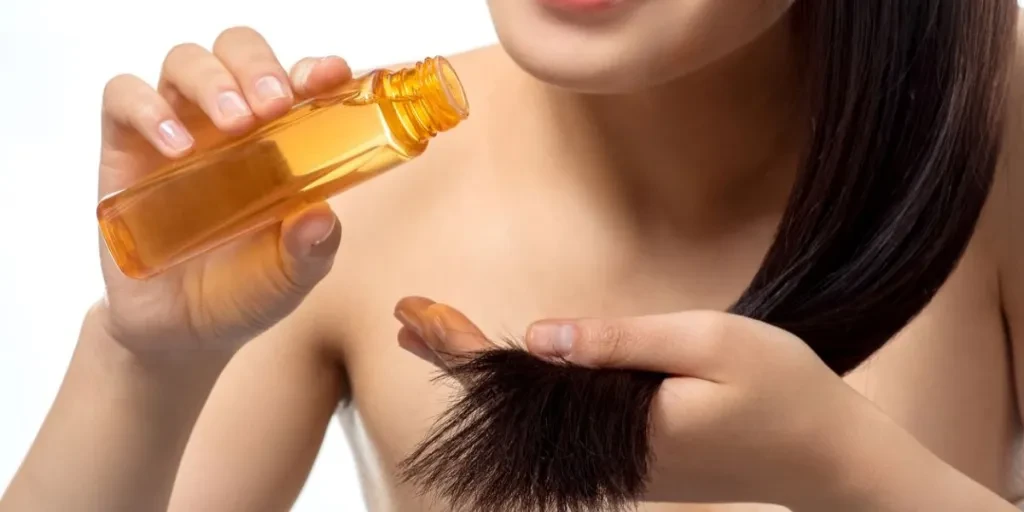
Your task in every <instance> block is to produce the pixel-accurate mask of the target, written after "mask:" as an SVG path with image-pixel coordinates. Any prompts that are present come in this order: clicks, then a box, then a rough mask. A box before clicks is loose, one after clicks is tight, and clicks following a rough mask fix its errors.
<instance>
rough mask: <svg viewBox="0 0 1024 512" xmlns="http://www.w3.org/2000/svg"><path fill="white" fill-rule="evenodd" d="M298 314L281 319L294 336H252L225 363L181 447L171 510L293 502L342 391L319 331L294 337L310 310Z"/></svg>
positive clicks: (241, 510)
mask: <svg viewBox="0 0 1024 512" xmlns="http://www.w3.org/2000/svg"><path fill="white" fill-rule="evenodd" d="M298 313H303V314H300V315H293V316H292V317H289V318H288V319H286V320H285V322H286V323H289V324H290V325H292V327H293V328H292V329H291V330H290V331H289V332H291V333H293V335H291V336H285V335H282V334H275V335H273V336H268V337H264V338H261V339H257V340H254V341H253V342H251V343H250V344H248V345H246V346H245V347H244V348H243V349H242V350H241V351H240V352H239V353H238V354H237V355H236V356H235V357H234V358H233V359H232V360H231V363H230V364H229V365H228V367H227V368H226V369H225V370H224V373H223V374H222V375H221V377H220V379H219V380H218V381H217V385H216V387H215V388H214V390H213V392H212V393H211V395H210V399H209V400H208V401H207V403H206V406H205V407H204V408H203V412H202V414H201V415H200V417H199V420H198V422H197V424H196V427H195V430H194V431H193V434H192V437H191V438H190V439H189V442H188V446H187V447H186V448H185V455H184V458H183V460H182V464H181V468H180V470H179V472H178V479H177V481H176V482H175V484H174V491H173V494H172V496H171V502H170V507H169V509H168V510H170V511H171V512H203V511H217V512H259V511H268V512H269V511H285V510H289V509H290V507H291V506H292V504H293V502H294V501H295V499H296V497H297V496H298V494H299V491H300V490H301V489H302V486H303V484H304V483H305V481H306V477H307V476H308V474H309V471H310V469H311V467H312V465H313V462H314V460H315V458H316V455H317V453H318V451H319V449H320V445H321V443H322V442H323V437H324V433H325V430H326V428H327V426H328V424H329V422H330V418H331V415H332V414H333V412H334V410H335V408H336V407H337V404H338V402H339V400H341V399H343V398H344V394H345V392H346V389H345V385H346V384H345V380H344V375H343V371H342V366H341V364H340V362H339V361H338V358H336V357H334V355H333V354H331V353H330V352H329V351H328V350H327V349H325V348H324V347H323V346H322V344H320V343H319V340H320V339H321V338H319V337H315V336H310V335H309V333H306V332H302V333H301V334H302V335H301V336H298V334H300V331H299V327H300V326H308V325H311V324H312V320H313V318H306V317H311V316H315V315H307V314H304V311H303V310H300V311H299V312H298Z"/></svg>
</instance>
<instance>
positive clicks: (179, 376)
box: [79, 302, 231, 394]
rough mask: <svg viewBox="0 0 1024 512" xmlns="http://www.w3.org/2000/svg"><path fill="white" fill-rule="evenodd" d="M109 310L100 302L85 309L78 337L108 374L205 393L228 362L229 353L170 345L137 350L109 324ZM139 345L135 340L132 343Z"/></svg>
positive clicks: (84, 349) (85, 351)
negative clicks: (124, 340)
mask: <svg viewBox="0 0 1024 512" xmlns="http://www.w3.org/2000/svg"><path fill="white" fill-rule="evenodd" d="M112 325H113V324H112V322H111V320H110V313H109V310H108V309H107V306H106V304H105V303H103V302H99V303H97V304H94V305H93V306H92V307H91V308H90V309H89V311H88V313H87V314H86V317H85V321H84V322H83V325H82V330H81V335H80V338H79V351H80V352H82V356H83V357H87V358H89V359H91V360H93V362H94V363H95V364H97V365H100V366H102V367H103V368H104V370H105V371H107V372H109V374H110V375H123V376H125V377H127V378H129V379H131V380H137V381H139V382H145V383H147V384H149V385H152V386H157V387H163V388H166V389H167V390H168V391H171V390H174V391H180V392H199V393H203V394H205V393H206V392H208V391H209V390H208V389H206V388H208V387H212V386H213V383H214V382H215V381H216V379H217V377H218V376H219V375H220V372H221V371H222V370H223V369H224V367H225V366H226V365H227V362H228V361H229V360H230V358H231V354H227V353H225V352H223V351H214V350H206V351H198V350H190V349H180V348H178V347H173V343H171V344H169V345H171V346H170V347H169V348H167V349H162V350H161V349H151V350H146V351H142V350H137V349H133V348H132V347H133V344H130V343H125V342H123V340H121V339H120V338H119V337H118V336H117V335H116V332H117V330H116V329H113V328H112ZM134 345H138V344H134Z"/></svg>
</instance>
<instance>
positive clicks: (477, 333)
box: [395, 297, 494, 364]
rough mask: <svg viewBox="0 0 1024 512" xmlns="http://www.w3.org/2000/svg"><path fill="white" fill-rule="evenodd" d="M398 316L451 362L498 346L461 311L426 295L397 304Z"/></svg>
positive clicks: (446, 360)
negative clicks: (427, 297)
mask: <svg viewBox="0 0 1024 512" xmlns="http://www.w3.org/2000/svg"><path fill="white" fill-rule="evenodd" d="M395 317H396V318H398V319H399V321H401V322H402V323H403V325H405V326H406V327H408V328H409V329H411V330H412V331H413V332H415V333H416V334H417V335H419V336H420V337H421V338H422V339H423V340H424V342H425V343H426V344H427V346H428V347H429V348H430V349H431V350H433V351H434V353H436V354H437V355H438V357H440V358H441V360H442V361H444V362H445V363H447V364H451V363H453V362H455V361H456V360H457V359H460V358H462V357H464V356H467V355H471V354H473V353H475V352H479V351H482V350H487V349H489V348H494V344H493V343H491V342H490V341H488V340H487V338H486V336H484V334H483V332H482V331H481V330H480V329H479V328H478V327H477V326H476V325H474V324H473V322H471V321H470V320H469V319H468V318H466V316H465V315H463V314H462V313H461V312H459V311H458V310H456V309H455V308H452V307H451V306H447V305H445V304H439V303H436V302H434V301H432V300H430V299H426V298H423V297H407V298H404V299H402V300H401V301H399V302H398V304H397V305H396V307H395Z"/></svg>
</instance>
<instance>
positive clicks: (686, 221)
mask: <svg viewBox="0 0 1024 512" xmlns="http://www.w3.org/2000/svg"><path fill="white" fill-rule="evenodd" d="M800 77H801V72H800V69H799V55H798V51H797V50H796V49H795V45H794V44H793V38H792V34H791V31H790V29H789V27H788V25H786V24H784V23H780V24H779V25H778V26H777V27H775V28H773V29H772V30H771V32H770V33H767V34H765V35H764V36H762V37H761V38H760V39H759V40H757V41H754V42H753V43H751V44H750V45H748V46H746V47H744V48H743V49H741V50H740V51H738V52H736V53H734V54H733V55H731V56H729V57H727V58H725V59H722V60H721V61H719V62H717V63H715V64H713V65H712V66H709V67H707V68H705V69H703V70H701V71H700V72H698V73H694V74H691V75H688V76H686V77H684V78H682V79H679V80H677V81H674V82H672V83H667V84H664V85H661V86H658V87H655V88H652V89H649V90H646V91H644V92H642V93H635V94H629V95H586V94H577V93H572V92H567V91H565V90H560V89H556V88H553V87H550V86H548V85H545V84H540V83H538V82H536V81H531V82H530V83H532V84H533V85H532V90H533V92H531V93H527V94H525V95H524V94H520V95H519V98H518V99H517V101H516V103H517V106H516V110H517V111H518V112H520V114H519V116H521V117H530V118H531V119H529V120H523V123H525V124H523V125H522V126H524V127H526V126H528V130H529V132H528V135H526V137H527V138H529V139H530V141H531V144H530V145H531V146H536V147H537V148H538V149H537V151H539V152H542V153H543V154H544V155H545V158H547V159H548V161H549V162H550V163H551V165H554V166H557V169H554V171H557V173H558V174H559V175H560V176H563V177H565V178H567V179H572V180H574V181H575V182H576V183H577V185H579V184H580V183H582V185H583V186H584V187H586V188H588V189H590V190H593V191H595V192H597V193H599V194H601V195H602V196H605V197H606V198H607V199H609V200H610V201H611V202H612V203H613V204H615V205H617V206H621V207H622V208H623V213H625V214H626V215H628V216H630V217H632V218H633V220H635V221H636V222H637V224H638V226H645V227H651V226H652V224H653V225H657V226H659V227H669V228H671V229H672V230H673V231H683V232H684V233H691V234H694V235H697V234H700V233H707V232H708V231H709V230H710V231H718V230H720V229H721V228H724V227H727V226H730V225H734V224H735V223H737V222H744V221H746V220H749V219H751V218H753V217H763V216H765V215H772V216H774V215H776V214H777V213H779V212H780V211H781V208H782V205H784V202H785V198H786V196H787V195H788V193H789V188H790V185H791V182H792V179H793V175H794V173H795V170H796V168H797V166H798V164H799V157H800V151H801V149H802V146H803V142H804V141H805V140H806V137H807V131H808V130H807V127H809V123H808V122H807V118H806V110H807V109H806V107H805V105H804V101H803V100H804V99H805V98H806V94H804V92H803V91H802V89H801V87H800V83H801V82H800ZM523 102H526V103H528V104H529V106H528V107H526V108H524V105H523V104H522V103H523ZM510 115H513V116H514V115H516V114H510ZM516 124H520V123H518V122H517V123H516ZM519 140H522V139H519ZM520 149H522V148H520ZM529 151H534V150H533V149H530V150H529ZM539 171H541V172H546V173H548V174H549V175H550V173H551V172H552V171H553V169H551V168H550V166H549V167H548V168H547V169H544V170H539ZM684 233H680V234H684Z"/></svg>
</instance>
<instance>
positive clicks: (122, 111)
mask: <svg viewBox="0 0 1024 512" xmlns="http://www.w3.org/2000/svg"><path fill="white" fill-rule="evenodd" d="M103 131H104V134H103V140H104V143H105V144H107V145H108V147H110V148H111V149H120V148H121V146H123V145H124V144H125V142H126V140H127V139H128V138H129V137H133V136H134V135H135V134H138V135H141V136H142V137H143V138H144V139H146V141H148V142H149V143H150V144H151V145H152V146H153V147H154V148H156V149H157V150H159V151H160V153H161V154H163V155H164V156H166V157H171V158H174V157H179V156H182V155H184V154H185V153H187V152H188V151H189V150H190V149H191V148H192V145H193V143H194V141H193V139H192V135H191V134H189V132H188V130H187V129H186V128H185V126H184V125H183V124H182V122H181V120H180V119H178V117H177V116H176V115H175V113H174V110H173V109H172V108H171V106H170V105H169V104H168V103H167V101H166V100H165V99H164V98H163V97H162V96H160V94H159V93H157V92H156V91H155V90H154V89H153V88H152V87H150V86H149V84H147V83H145V82H144V81H142V79H140V78H138V77H136V76H132V75H119V76H117V77H114V78H113V79H111V80H110V81H109V82H107V85H106V87H105V88H104V90H103Z"/></svg>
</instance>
